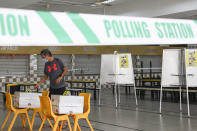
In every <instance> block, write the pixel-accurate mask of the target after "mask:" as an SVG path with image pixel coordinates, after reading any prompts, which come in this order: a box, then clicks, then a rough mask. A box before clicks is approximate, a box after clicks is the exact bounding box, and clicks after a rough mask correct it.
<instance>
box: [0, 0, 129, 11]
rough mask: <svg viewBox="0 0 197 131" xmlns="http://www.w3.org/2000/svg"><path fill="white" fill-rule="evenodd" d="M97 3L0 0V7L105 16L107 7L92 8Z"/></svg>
mask: <svg viewBox="0 0 197 131" xmlns="http://www.w3.org/2000/svg"><path fill="white" fill-rule="evenodd" d="M126 1H129V0H116V1H114V2H112V3H110V5H111V6H114V5H117V4H122V3H124V2H126ZM95 2H96V0H0V7H5V8H20V9H32V10H50V11H60V12H65V11H66V12H80V13H98V14H103V12H104V8H105V7H107V6H106V5H105V6H104V5H98V6H91V5H92V4H93V3H95ZM91 3H92V4H91Z"/></svg>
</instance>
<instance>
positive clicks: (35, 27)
mask: <svg viewBox="0 0 197 131" xmlns="http://www.w3.org/2000/svg"><path fill="white" fill-rule="evenodd" d="M196 43H197V21H195V20H177V19H158V18H140V17H123V16H107V15H90V14H73V13H66V12H44V11H33V10H20V9H5V8H0V46H88V45H90V46H92V45H98V46H103V45H158V44H160V45H161V44H196Z"/></svg>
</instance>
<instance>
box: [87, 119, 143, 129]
mask: <svg viewBox="0 0 197 131" xmlns="http://www.w3.org/2000/svg"><path fill="white" fill-rule="evenodd" d="M90 121H92V122H95V123H101V124H105V125H111V126H116V127H121V128H125V129H132V130H136V131H143V130H141V129H136V128H131V127H126V126H121V125H116V124H111V123H106V122H101V121H95V120H90Z"/></svg>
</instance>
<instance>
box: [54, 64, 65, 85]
mask: <svg viewBox="0 0 197 131" xmlns="http://www.w3.org/2000/svg"><path fill="white" fill-rule="evenodd" d="M63 70H64V71H63V73H62V74H61V75H60V77H58V78H57V80H56V83H60V81H61V79H62V78H63V77H64V76H65V75H66V73H67V72H68V68H67V67H64V69H63Z"/></svg>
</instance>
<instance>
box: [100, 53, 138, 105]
mask: <svg viewBox="0 0 197 131" xmlns="http://www.w3.org/2000/svg"><path fill="white" fill-rule="evenodd" d="M105 84H111V85H113V86H114V88H115V101H116V107H117V105H118V102H119V103H120V86H121V85H129V86H133V87H134V90H135V91H134V92H135V100H136V105H138V103H137V97H136V88H135V80H134V72H133V63H132V56H131V54H129V53H120V54H118V53H117V52H116V51H114V54H102V55H101V73H100V88H101V85H105ZM117 89H118V93H117ZM100 94H101V93H100ZM99 103H100V97H99Z"/></svg>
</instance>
